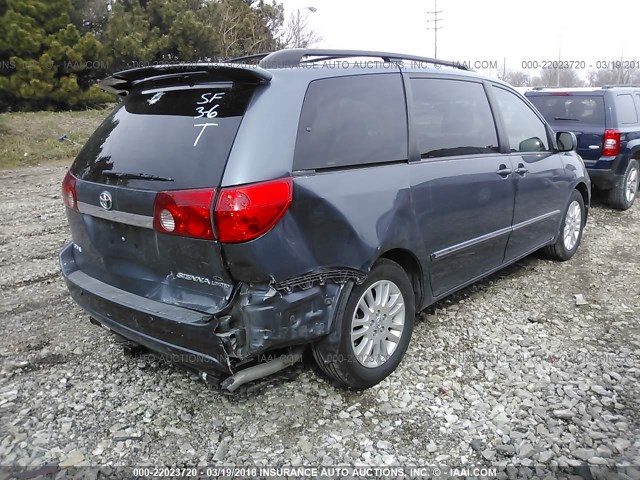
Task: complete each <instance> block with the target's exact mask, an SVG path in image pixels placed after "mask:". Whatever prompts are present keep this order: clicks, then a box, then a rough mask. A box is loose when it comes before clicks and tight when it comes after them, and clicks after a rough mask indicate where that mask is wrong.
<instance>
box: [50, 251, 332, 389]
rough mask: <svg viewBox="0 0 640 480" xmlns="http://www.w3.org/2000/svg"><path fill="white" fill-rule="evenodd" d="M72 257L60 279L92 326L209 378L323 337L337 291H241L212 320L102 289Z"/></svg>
mask: <svg viewBox="0 0 640 480" xmlns="http://www.w3.org/2000/svg"><path fill="white" fill-rule="evenodd" d="M71 249H72V246H71V245H69V246H67V247H66V248H65V249H64V250H63V251H62V252H61V253H60V265H61V269H62V273H63V277H64V279H65V281H66V283H67V286H68V288H69V291H70V293H71V296H72V297H73V299H74V300H75V301H76V302H77V303H78V304H79V305H80V306H81V307H82V308H83V309H84V310H85V311H87V312H88V313H89V315H90V316H91V317H92V318H93V319H95V321H97V322H98V323H99V324H100V325H102V326H103V327H106V328H108V329H109V330H112V331H113V332H115V333H117V334H119V335H121V336H122V337H125V338H127V339H129V340H131V341H133V342H136V343H138V344H140V345H142V346H144V347H146V348H148V349H149V350H151V351H153V352H155V353H158V354H160V355H162V356H163V357H164V358H166V359H168V360H170V361H172V362H174V363H178V364H182V365H185V366H187V367H190V368H193V369H196V370H198V371H200V372H205V373H207V374H209V375H211V376H215V377H220V376H225V375H230V374H233V373H236V372H237V371H240V370H241V369H242V368H244V367H247V366H249V364H251V362H248V361H249V360H252V359H257V360H260V358H258V357H259V356H260V355H261V354H264V353H267V352H269V351H271V350H280V349H283V348H285V347H290V346H297V345H304V344H307V343H310V342H314V341H316V340H318V339H320V338H321V337H323V336H325V335H327V334H328V333H330V332H331V329H332V327H333V325H334V323H335V322H334V311H335V305H336V304H337V298H338V296H339V295H340V292H341V291H342V289H343V288H344V284H335V283H327V284H325V285H314V286H310V287H309V288H307V289H305V290H298V291H294V292H291V293H286V292H282V291H279V290H276V289H274V288H272V287H270V286H269V285H251V286H250V285H248V284H242V285H241V286H240V288H239V291H238V294H237V295H236V296H235V297H234V299H233V300H232V301H233V305H232V306H230V308H227V309H226V312H227V313H226V314H225V315H221V316H220V317H219V318H218V317H216V316H212V315H211V314H207V313H204V312H198V311H195V310H191V309H187V308H183V307H178V306H174V305H169V304H165V303H162V302H157V301H155V300H150V299H147V298H145V297H142V296H139V295H135V294H132V293H130V292H126V291H124V290H121V289H118V288H115V287H113V286H111V285H108V284H106V283H104V282H101V281H99V280H97V279H95V278H93V277H91V276H89V275H87V274H86V273H84V272H83V271H81V270H79V269H78V267H77V266H76V264H75V261H74V257H73V253H72V250H71ZM236 366H237V368H236ZM221 374H222V375H221Z"/></svg>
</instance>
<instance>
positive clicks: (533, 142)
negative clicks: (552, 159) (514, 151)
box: [518, 137, 544, 152]
mask: <svg viewBox="0 0 640 480" xmlns="http://www.w3.org/2000/svg"><path fill="white" fill-rule="evenodd" d="M518 151H519V152H542V151H544V144H543V143H542V140H540V139H539V138H538V137H531V138H527V139H526V140H523V141H522V142H520V145H519V146H518Z"/></svg>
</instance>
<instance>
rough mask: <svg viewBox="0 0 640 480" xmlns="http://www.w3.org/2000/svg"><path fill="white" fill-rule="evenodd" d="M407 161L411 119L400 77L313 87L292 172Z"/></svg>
mask: <svg viewBox="0 0 640 480" xmlns="http://www.w3.org/2000/svg"><path fill="white" fill-rule="evenodd" d="M406 159H407V114H406V107H405V101H404V92H403V89H402V79H401V77H400V75H399V74H373V75H359V76H353V77H339V78H329V79H323V80H316V81H314V82H311V84H310V85H309V88H308V90H307V94H306V96H305V100H304V105H303V107H302V114H301V116H300V124H299V127H298V138H297V141H296V149H295V156H294V162H293V164H294V170H316V169H322V168H337V167H348V166H355V165H364V164H372V163H381V162H391V161H396V160H406Z"/></svg>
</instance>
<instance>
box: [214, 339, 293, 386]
mask: <svg viewBox="0 0 640 480" xmlns="http://www.w3.org/2000/svg"><path fill="white" fill-rule="evenodd" d="M303 352H304V347H299V348H297V349H295V350H293V351H292V352H291V353H289V354H287V355H282V356H281V357H279V358H276V359H274V360H271V361H269V362H266V363H261V364H260V365H255V366H253V367H249V368H246V369H244V370H241V371H239V372H238V373H235V374H233V375H231V376H230V377H229V378H227V379H225V381H224V382H222V385H221V387H222V388H223V389H226V390H228V391H230V392H235V391H236V390H237V389H238V388H240V386H242V385H244V384H245V383H248V382H253V381H254V380H257V379H259V378H263V377H266V376H269V375H273V374H274V373H276V372H279V371H280V370H284V369H285V368H287V367H290V366H291V365H293V364H295V363H297V362H299V361H300V360H302V353H303Z"/></svg>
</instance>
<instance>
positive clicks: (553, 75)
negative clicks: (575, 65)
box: [531, 68, 584, 87]
mask: <svg viewBox="0 0 640 480" xmlns="http://www.w3.org/2000/svg"><path fill="white" fill-rule="evenodd" d="M531 85H532V86H534V87H583V86H584V81H583V80H582V79H581V78H580V77H579V76H578V73H577V72H576V71H575V70H573V69H570V68H549V69H544V70H542V71H541V72H540V75H539V76H537V77H534V78H533V80H532V82H531Z"/></svg>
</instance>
